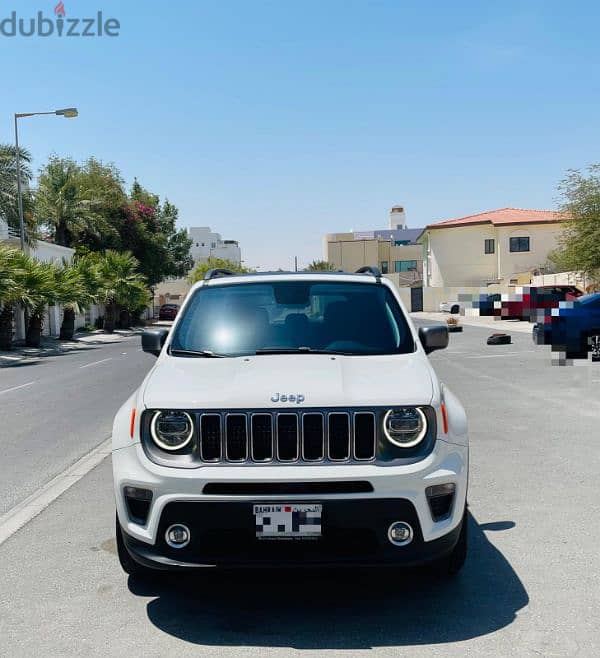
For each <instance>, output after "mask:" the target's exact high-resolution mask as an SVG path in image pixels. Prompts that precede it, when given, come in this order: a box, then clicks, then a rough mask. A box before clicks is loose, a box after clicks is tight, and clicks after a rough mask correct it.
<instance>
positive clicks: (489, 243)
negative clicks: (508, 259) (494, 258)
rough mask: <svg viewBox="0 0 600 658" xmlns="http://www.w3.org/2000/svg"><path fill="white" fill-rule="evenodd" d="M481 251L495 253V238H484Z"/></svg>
mask: <svg viewBox="0 0 600 658" xmlns="http://www.w3.org/2000/svg"><path fill="white" fill-rule="evenodd" d="M483 253H484V254H486V255H491V254H495V253H496V238H485V240H484V242H483Z"/></svg>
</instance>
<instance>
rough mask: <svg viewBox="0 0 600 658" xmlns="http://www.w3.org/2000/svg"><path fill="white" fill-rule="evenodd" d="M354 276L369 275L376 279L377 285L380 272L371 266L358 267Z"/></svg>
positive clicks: (379, 279)
mask: <svg viewBox="0 0 600 658" xmlns="http://www.w3.org/2000/svg"><path fill="white" fill-rule="evenodd" d="M356 274H371V275H372V276H374V277H375V278H376V279H377V283H379V282H380V281H381V272H380V271H379V269H378V268H376V267H373V265H364V266H363V267H359V268H358V269H357V270H356Z"/></svg>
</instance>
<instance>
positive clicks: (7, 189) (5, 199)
mask: <svg viewBox="0 0 600 658" xmlns="http://www.w3.org/2000/svg"><path fill="white" fill-rule="evenodd" d="M16 155H17V149H16V148H15V147H14V146H12V145H10V144H0V219H4V220H5V221H6V223H7V224H8V225H9V226H10V227H11V228H12V229H13V230H15V231H17V232H18V231H19V201H18V193H17V159H16ZM19 156H20V157H19V160H20V171H21V190H22V195H23V219H24V223H25V236H26V239H27V241H28V242H30V243H31V242H33V241H34V240H35V238H36V234H37V230H36V224H35V221H34V218H33V214H32V195H31V190H30V187H29V184H30V182H31V166H30V165H31V155H30V153H29V151H27V150H25V149H23V148H20V149H19Z"/></svg>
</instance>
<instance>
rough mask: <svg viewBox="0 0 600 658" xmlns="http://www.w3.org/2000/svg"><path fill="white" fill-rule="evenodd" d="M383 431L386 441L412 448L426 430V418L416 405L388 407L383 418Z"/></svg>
mask: <svg viewBox="0 0 600 658" xmlns="http://www.w3.org/2000/svg"><path fill="white" fill-rule="evenodd" d="M383 431H384V433H385V436H386V437H387V439H388V441H390V442H391V443H393V444H394V445H396V446H398V447H400V448H413V447H414V446H416V445H417V444H419V443H421V441H422V440H423V438H424V436H425V434H426V432H427V419H426V418H425V414H424V413H423V412H422V411H421V409H419V408H418V407H399V408H398V409H390V410H389V411H388V412H387V413H386V414H385V417H384V419H383Z"/></svg>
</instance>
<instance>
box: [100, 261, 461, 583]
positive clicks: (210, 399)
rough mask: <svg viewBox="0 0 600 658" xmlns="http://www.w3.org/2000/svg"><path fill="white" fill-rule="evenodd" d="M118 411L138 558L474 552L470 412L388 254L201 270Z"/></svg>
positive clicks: (384, 557)
mask: <svg viewBox="0 0 600 658" xmlns="http://www.w3.org/2000/svg"><path fill="white" fill-rule="evenodd" d="M142 344H143V347H144V350H145V351H147V352H151V353H153V354H155V355H157V356H158V359H157V361H156V365H155V366H154V367H153V368H152V370H151V371H150V372H149V373H148V375H147V376H146V378H145V380H144V381H143V383H142V385H141V386H140V388H139V389H138V390H137V391H136V392H135V393H134V394H133V395H132V396H131V397H130V398H129V400H127V402H125V404H124V405H123V406H122V407H121V409H120V410H119V412H118V413H117V416H116V418H115V421H114V427H113V434H112V444H113V445H112V460H113V471H114V486H115V495H116V505H117V525H116V532H117V545H118V553H119V558H120V561H121V565H122V566H123V568H124V570H125V571H126V572H128V573H130V574H134V575H140V574H148V573H150V572H151V570H153V569H162V570H165V569H167V570H171V569H172V570H191V569H194V568H199V567H207V566H211V567H213V566H216V567H238V566H259V567H260V566H295V565H303V566H306V565H315V566H324V565H378V566H411V565H417V564H423V563H429V564H432V565H435V567H436V569H438V570H442V571H443V572H445V573H455V572H457V571H458V570H459V569H460V567H461V566H462V564H463V562H464V559H465V554H466V546H467V520H466V519H467V515H466V496H467V480H468V459H469V450H468V438H467V423H466V417H465V412H464V410H463V408H462V406H461V404H460V403H459V401H458V400H457V399H456V398H455V397H454V395H452V393H451V392H450V391H449V390H448V389H447V388H446V387H445V386H444V385H442V384H440V382H439V381H438V378H437V376H436V374H435V372H434V370H433V368H432V367H431V365H430V363H429V360H428V358H427V356H426V355H427V354H428V353H429V352H431V351H432V350H435V349H438V348H443V347H446V345H447V344H448V333H447V328H446V327H445V326H443V325H437V326H432V327H421V328H420V329H419V331H418V332H417V330H416V329H415V327H414V326H413V324H412V322H411V320H410V318H409V317H408V315H407V313H406V310H405V308H404V306H403V304H402V301H401V300H400V297H399V295H398V294H397V292H396V291H395V289H394V287H393V285H392V284H391V283H390V282H389V281H387V280H386V279H383V278H382V277H381V275H380V273H379V272H378V271H377V270H376V269H375V268H370V267H368V268H362V269H361V270H359V272H358V273H356V274H347V273H334V272H328V273H312V272H311V273H272V274H244V275H231V273H230V272H227V271H224V270H212V271H210V272H208V273H207V275H206V278H205V279H204V280H203V281H201V282H200V283H198V284H196V285H195V286H194V287H193V289H192V290H191V292H190V294H189V295H188V297H187V299H186V301H185V304H184V305H183V307H182V309H181V311H180V313H179V314H178V316H177V319H176V320H175V323H174V325H173V327H172V329H171V331H168V329H165V328H153V329H149V330H146V332H145V333H144V334H143V336H142Z"/></svg>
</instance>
